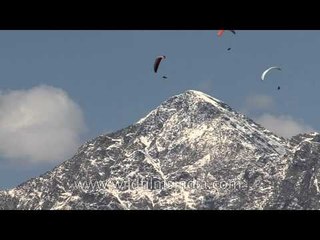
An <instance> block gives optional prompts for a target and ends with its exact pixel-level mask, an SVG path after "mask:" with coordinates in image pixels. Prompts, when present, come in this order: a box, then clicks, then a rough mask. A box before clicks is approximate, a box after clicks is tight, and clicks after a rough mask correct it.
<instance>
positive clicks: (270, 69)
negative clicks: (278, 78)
mask: <svg viewBox="0 0 320 240" xmlns="http://www.w3.org/2000/svg"><path fill="white" fill-rule="evenodd" d="M274 69H276V70H279V71H281V70H282V69H281V68H280V67H270V68H268V69H267V70H265V71H264V72H263V73H262V75H261V80H262V81H264V79H265V77H266V75H267V74H268V73H269V72H270V71H272V70H274Z"/></svg>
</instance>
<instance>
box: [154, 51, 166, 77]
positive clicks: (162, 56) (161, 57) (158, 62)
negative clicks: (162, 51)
mask: <svg viewBox="0 0 320 240" xmlns="http://www.w3.org/2000/svg"><path fill="white" fill-rule="evenodd" d="M164 59H166V56H164V55H161V56H158V57H157V58H156V60H155V61H154V64H153V70H154V72H155V73H157V72H158V68H159V65H160V63H161V61H162V60H164Z"/></svg>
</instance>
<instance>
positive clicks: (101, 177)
mask: <svg viewBox="0 0 320 240" xmlns="http://www.w3.org/2000/svg"><path fill="white" fill-rule="evenodd" d="M319 143H320V135H319V134H317V133H312V134H304V135H299V136H296V137H294V138H292V139H291V140H286V139H283V138H281V137H278V136H276V135H275V134H273V133H272V132H270V131H268V130H266V129H265V128H263V127H262V126H260V125H258V124H256V123H255V122H253V121H252V120H250V119H249V118H247V117H246V116H244V115H242V114H240V113H237V112H236V111H234V110H233V109H232V108H230V107H229V106H228V105H227V104H225V103H223V102H222V101H220V100H218V99H215V98H213V97H210V96H208V95H206V94H204V93H201V92H198V91H193V90H190V91H186V92H184V93H183V94H180V95H177V96H173V97H171V98H170V99H168V100H167V101H165V102H163V103H162V104H161V105H160V106H159V107H157V108H156V109H154V110H153V111H151V112H150V113H149V114H148V115H147V116H146V117H145V118H143V119H141V120H140V121H138V122H137V123H135V124H133V125H131V126H129V127H127V128H124V129H122V130H119V131H116V132H113V133H110V134H106V135H101V136H99V137H97V138H95V139H93V140H92V141H89V142H87V143H86V144H84V145H83V146H81V147H80V148H79V150H78V152H77V153H76V154H75V156H74V157H73V158H71V159H70V160H67V161H65V162H64V163H62V164H61V165H59V166H57V167H56V168H54V169H53V170H52V171H49V172H47V173H45V174H43V175H42V176H40V177H38V178H34V179H31V180H29V181H27V182H25V183H23V184H21V185H19V186H18V187H16V188H14V189H11V190H8V191H2V192H0V209H286V208H292V209H314V208H315V209H319V208H320V206H319V203H318V202H319V194H318V193H319V187H318V179H319V177H320V175H319V173H318V172H319V171H318V166H319V164H318V159H319V155H320V148H319V147H320V144H319ZM319 180H320V179H319Z"/></svg>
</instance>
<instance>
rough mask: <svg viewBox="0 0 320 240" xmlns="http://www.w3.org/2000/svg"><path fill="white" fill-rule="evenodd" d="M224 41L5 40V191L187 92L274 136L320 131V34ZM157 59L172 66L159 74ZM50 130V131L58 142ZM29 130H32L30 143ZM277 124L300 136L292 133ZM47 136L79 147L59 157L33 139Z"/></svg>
mask: <svg viewBox="0 0 320 240" xmlns="http://www.w3.org/2000/svg"><path fill="white" fill-rule="evenodd" d="M216 33H217V31H216V30H212V31H149V30H146V31H66V30H65V31H0V69H1V70H0V79H1V86H0V91H1V94H2V95H1V96H2V98H1V99H0V111H3V113H2V115H3V116H1V114H0V123H6V124H8V123H12V124H11V125H6V124H2V126H0V133H1V134H2V135H3V136H2V137H1V136H0V143H3V144H2V145H3V146H4V147H2V148H1V147H0V189H1V188H8V187H13V186H16V185H17V184H19V183H21V182H22V181H25V180H27V179H29V178H30V177H35V176H38V175H39V174H41V173H44V172H45V171H47V170H50V169H51V168H52V167H53V166H55V165H57V164H59V163H60V162H62V161H63V160H66V159H67V158H69V157H71V156H72V155H73V153H74V152H75V150H76V147H78V145H80V144H81V143H83V142H84V141H86V140H89V139H91V138H93V137H95V136H97V135H99V134H103V133H106V132H110V131H114V130H117V129H121V128H123V127H126V126H128V125H130V124H132V123H134V122H136V121H138V120H139V119H140V118H142V117H144V116H145V115H146V114H147V113H148V112H149V111H150V110H152V109H154V108H155V107H157V106H158V105H159V104H160V103H161V102H162V101H164V100H166V99H167V98H168V97H170V96H172V95H175V94H179V93H182V92H183V91H185V90H188V89H195V90H200V91H203V92H205V93H208V94H209V95H212V96H214V97H216V98H219V99H221V100H223V101H225V102H226V103H228V104H229V105H230V106H231V107H233V108H234V109H236V110H238V111H242V112H244V113H246V114H247V115H248V116H249V117H252V118H253V119H255V120H257V121H260V122H261V123H263V124H264V125H265V126H266V127H268V128H273V127H275V129H272V130H274V131H278V130H279V131H280V132H278V133H279V134H280V135H281V134H283V135H285V136H286V134H287V135H288V136H289V135H290V134H291V135H292V134H293V133H296V132H297V131H298V132H299V131H303V130H307V131H308V130H315V131H319V130H320V126H319V119H320V112H319V111H318V105H317V103H318V102H320V95H319V94H318V93H319V89H320V81H319V79H318V70H319V66H320V60H319V56H320V44H319V43H320V31H302V30H299V31H285V30H283V31H280V30H277V31H265V30H263V31H256V30H254V31H253V30H250V31H249V30H248V31H244V30H242V31H240V30H239V31H237V34H236V35H233V34H232V33H230V32H225V33H224V35H223V36H222V37H220V38H219V37H217V34H216ZM229 47H231V51H227V48H229ZM157 55H166V56H167V59H166V60H165V61H164V62H163V63H162V64H161V66H160V68H159V72H158V74H154V73H153V69H152V67H153V62H154V59H155V57H156V56H157ZM270 66H280V67H281V68H282V69H283V70H282V71H281V72H277V71H274V72H272V73H270V75H269V76H268V78H267V80H266V81H265V82H261V80H260V76H261V73H262V72H263V71H264V70H265V69H266V68H268V67H270ZM163 75H166V76H167V77H168V79H162V78H161V77H162V76H163ZM278 85H280V86H281V90H280V91H277V90H276V88H277V87H278ZM17 96H18V97H17ZM17 99H18V100H17ZM30 99H31V100H30ZM42 99H43V100H42ZM60 100H61V101H60ZM57 102H59V104H57V106H56V105H55V104H56V103H57ZM38 103H39V104H38ZM40 103H41V104H42V105H41V104H40ZM40 105H41V106H40ZM47 106H49V107H47ZM17 109H19V110H17ZM33 109H38V110H37V111H35V112H36V114H35V112H34V111H33ZM52 109H53V110H52ZM61 109H63V111H61ZM80 112H81V113H80ZM4 113H5V114H4ZM30 114H31V115H30ZM68 114H69V115H68ZM59 115H64V116H63V117H61V116H59ZM8 116H10V117H8ZM21 116H23V120H21V119H22V117H21ZM31 116H32V117H31ZM36 116H41V118H46V117H47V116H50V118H49V117H48V119H50V121H51V122H50V121H49V120H48V119H45V120H44V121H43V122H41V128H36V127H35V126H39V125H37V124H36V125H32V124H33V122H32V121H31V123H30V121H29V120H30V119H33V120H34V119H35V118H36ZM1 118H2V119H4V120H3V121H2V120H1ZM60 118H61V119H60ZM28 119H29V120H28ZM55 119H59V124H58V125H56V124H55V123H54V121H55ZM77 119H81V121H80V120H77ZM16 121H17V122H18V123H15V122H16ZM34 121H36V120H34ZM44 123H48V124H49V125H50V129H51V130H52V132H51V133H50V134H47V132H46V125H45V124H44ZM21 124H24V125H23V126H26V127H24V128H23V131H25V132H23V134H21V131H20V129H22V128H20V127H21ZM28 124H29V125H28ZM30 124H31V125H30ZM281 124H283V125H281ZM274 125H277V126H278V125H279V126H281V129H283V128H285V127H286V126H291V127H290V129H289V127H288V129H287V132H285V133H284V132H281V129H277V128H276V127H277V126H274ZM7 126H9V127H7ZM17 126H19V127H17ZM74 126H76V127H74ZM70 127H71V128H72V131H71V132H70V131H69V128H70ZM1 128H2V130H1ZM17 129H18V130H17ZM26 129H27V130H26ZM30 129H32V131H31V130H30ZM35 129H37V130H35ZM39 129H42V131H43V132H40V130H39ZM48 129H49V128H48ZM57 129H58V130H57ZM82 130H83V131H82ZM34 131H37V135H32V134H33V132H34ZM65 131H67V133H66V132H65ZM53 132H56V133H57V134H52V133H53ZM60 133H61V134H60ZM63 134H66V135H63ZM31 135H32V137H33V138H32V141H29V139H28V137H30V136H31ZM47 135H50V140H48V139H47V138H48V136H47ZM53 135H55V136H53ZM38 136H40V137H41V138H42V137H44V138H46V139H45V140H42V139H40V140H41V142H43V143H46V141H49V142H50V148H51V149H52V148H54V147H55V146H57V148H60V147H61V146H60V145H59V143H58V142H59V141H58V140H59V139H60V138H62V137H61V136H64V137H63V139H65V141H69V140H68V139H70V142H72V143H70V147H69V150H70V151H65V149H61V151H60V153H59V154H60V155H59V154H58V155H57V153H53V152H52V150H50V151H49V149H46V147H45V146H44V145H39V146H40V147H39V146H38V145H37V144H38V141H40V140H39V139H37V140H38V141H37V140H34V138H38ZM51 136H53V137H52V138H51ZM59 136H60V138H59ZM65 136H67V137H65ZM54 137H55V139H56V140H57V141H58V142H57V141H54V140H53V138H54ZM1 138H2V140H1ZM8 138H9V139H10V140H9V141H7V140H6V139H8ZM18 138H19V140H18ZM16 141H18V142H19V143H18V144H16ZM33 141H34V144H32V145H30V149H32V148H34V149H37V147H38V148H39V149H40V148H41V149H43V152H41V154H37V153H34V152H30V151H31V150H30V149H28V148H29V145H24V144H25V142H32V143H33ZM7 142H9V143H8V144H7ZM7 145H8V146H7ZM47 145H48V144H47ZM63 145H64V146H69V145H68V143H64V144H63ZM75 145H77V146H75ZM48 148H49V147H48ZM29 150H30V151H29ZM71 150H72V151H71ZM49 154H52V155H51V156H48V155H49ZM42 157H43V159H46V160H44V161H41V159H42ZM55 158H61V159H55ZM62 158H63V159H62Z"/></svg>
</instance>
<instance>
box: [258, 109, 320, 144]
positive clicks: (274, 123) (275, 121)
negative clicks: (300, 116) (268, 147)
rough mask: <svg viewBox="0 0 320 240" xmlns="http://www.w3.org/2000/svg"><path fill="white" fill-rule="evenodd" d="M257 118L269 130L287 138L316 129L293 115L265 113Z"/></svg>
mask: <svg viewBox="0 0 320 240" xmlns="http://www.w3.org/2000/svg"><path fill="white" fill-rule="evenodd" d="M255 120H256V122H257V123H259V124H261V125H262V126H264V127H265V128H267V129H268V130H270V131H273V132H274V133H276V134H278V135H279V136H282V137H285V138H290V137H292V136H294V135H297V134H299V133H306V132H313V131H315V130H314V129H313V128H312V127H311V126H309V125H307V124H305V123H303V122H302V121H297V120H294V119H293V118H292V117H291V116H287V115H280V116H275V115H272V114H268V113H265V114H263V115H261V116H260V117H258V118H256V119H255Z"/></svg>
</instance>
